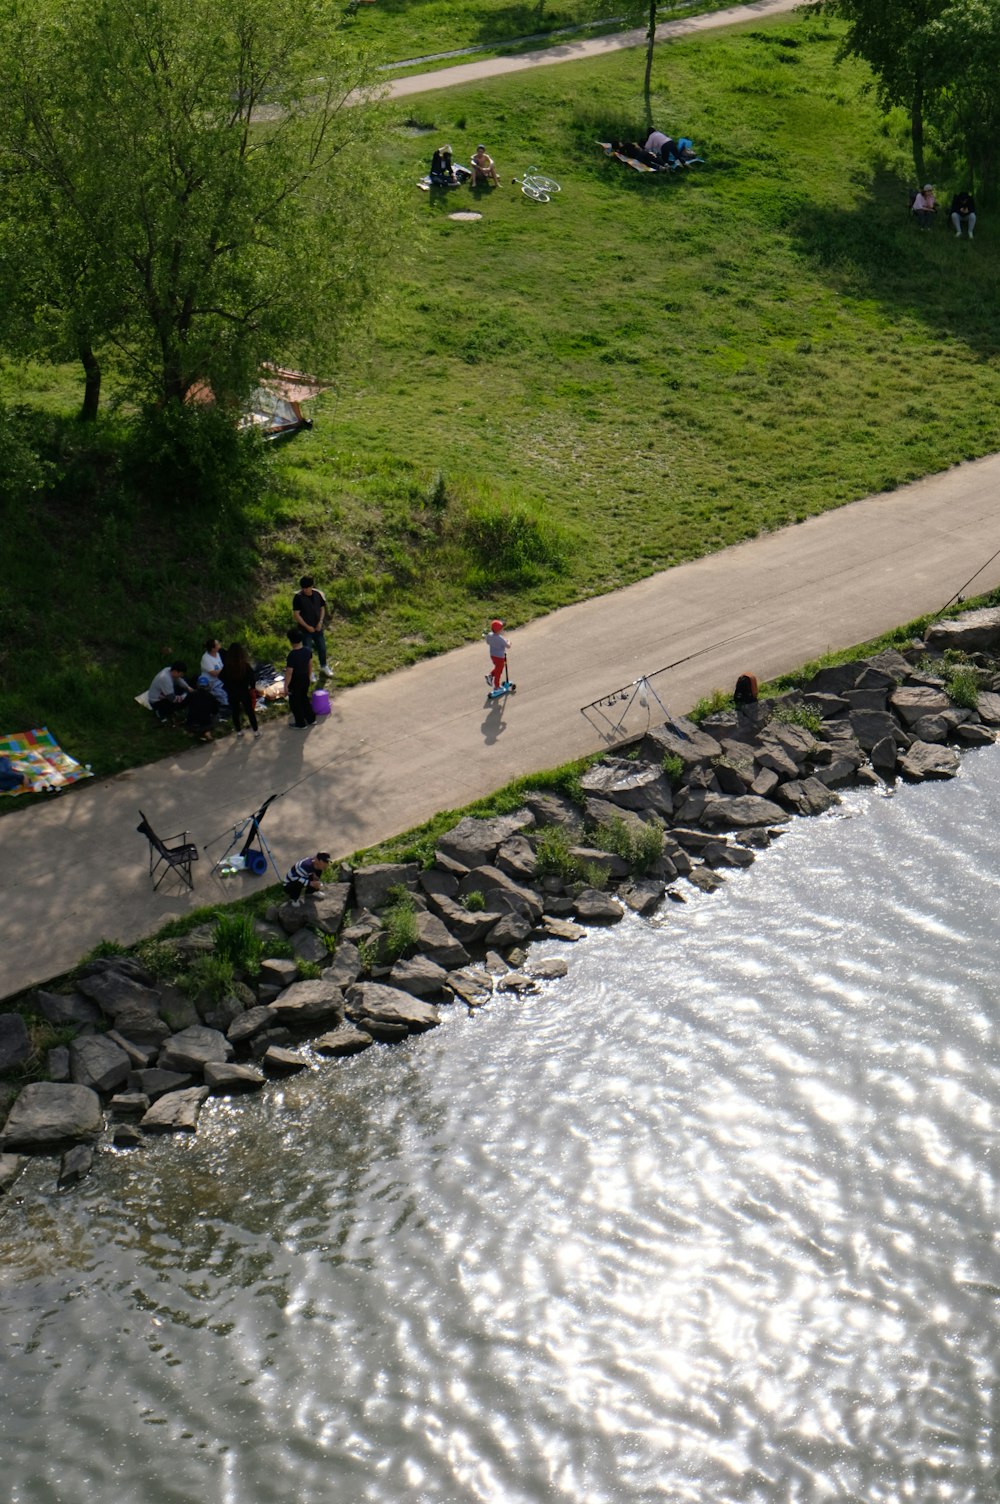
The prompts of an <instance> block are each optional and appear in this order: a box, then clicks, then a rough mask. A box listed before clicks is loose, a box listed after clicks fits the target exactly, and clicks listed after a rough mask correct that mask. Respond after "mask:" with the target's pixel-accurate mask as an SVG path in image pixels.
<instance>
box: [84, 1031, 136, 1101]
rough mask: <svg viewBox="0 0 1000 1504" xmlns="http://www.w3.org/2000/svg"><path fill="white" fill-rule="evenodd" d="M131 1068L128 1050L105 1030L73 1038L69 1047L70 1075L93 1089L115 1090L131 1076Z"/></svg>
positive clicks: (102, 1090) (100, 1090)
mask: <svg viewBox="0 0 1000 1504" xmlns="http://www.w3.org/2000/svg"><path fill="white" fill-rule="evenodd" d="M131 1069H132V1061H131V1060H130V1059H129V1057H128V1055H126V1053H125V1051H124V1050H123V1049H121V1048H120V1047H119V1046H118V1045H116V1044H115V1043H114V1041H113V1040H111V1039H108V1038H107V1036H106V1035H104V1034H91V1035H90V1036H89V1038H85V1039H74V1040H73V1042H72V1044H71V1045H70V1047H69V1073H70V1078H71V1079H72V1080H73V1081H75V1082H76V1083H77V1085H79V1086H89V1087H91V1089H92V1090H93V1091H99V1092H105V1093H106V1092H112V1091H116V1090H117V1088H118V1087H119V1086H122V1085H123V1084H124V1083H125V1082H126V1081H127V1080H128V1075H129V1071H131Z"/></svg>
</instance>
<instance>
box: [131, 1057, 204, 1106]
mask: <svg viewBox="0 0 1000 1504" xmlns="http://www.w3.org/2000/svg"><path fill="white" fill-rule="evenodd" d="M194 1084H195V1081H194V1077H193V1076H192V1075H191V1073H190V1072H189V1071H165V1070H163V1069H162V1068H161V1067H160V1066H158V1065H153V1066H149V1067H148V1068H147V1069H146V1070H142V1071H133V1072H132V1073H131V1075H130V1076H129V1078H128V1088H129V1091H130V1092H141V1093H142V1095H143V1096H146V1097H148V1098H149V1100H150V1101H151V1102H155V1101H156V1099H157V1097H165V1096H166V1095H167V1093H168V1092H171V1091H183V1090H184V1088H185V1087H188V1086H194Z"/></svg>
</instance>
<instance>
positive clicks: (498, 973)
mask: <svg viewBox="0 0 1000 1504" xmlns="http://www.w3.org/2000/svg"><path fill="white" fill-rule="evenodd" d="M483 965H484V966H485V968H486V970H487V971H488V972H489V974H490V976H491V977H502V976H503V974H504V972H505V971H509V970H510V967H509V966H508V965H507V962H506V961H505V960H504V958H503V956H502V955H501V954H500V952H499V951H497V950H488V951H487V952H486V954H485V956H484V957H483Z"/></svg>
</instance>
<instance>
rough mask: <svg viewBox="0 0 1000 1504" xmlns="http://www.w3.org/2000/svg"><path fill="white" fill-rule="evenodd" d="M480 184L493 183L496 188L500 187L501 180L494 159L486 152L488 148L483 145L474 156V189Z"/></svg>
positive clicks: (478, 147) (477, 148)
mask: <svg viewBox="0 0 1000 1504" xmlns="http://www.w3.org/2000/svg"><path fill="white" fill-rule="evenodd" d="M480 182H483V183H492V184H493V186H494V187H495V188H499V187H500V179H499V178H498V177H497V170H496V167H495V165H494V162H493V158H492V157H491V156H490V154H489V152H488V151H487V150H486V147H485V146H482V145H480V146H477V147H476V149H475V151H474V152H473V154H472V186H473V188H475V186H476V184H477V183H480Z"/></svg>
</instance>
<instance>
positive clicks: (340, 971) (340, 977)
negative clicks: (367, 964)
mask: <svg viewBox="0 0 1000 1504" xmlns="http://www.w3.org/2000/svg"><path fill="white" fill-rule="evenodd" d="M360 975H361V953H360V951H359V950H358V947H357V946H356V945H354V944H353V943H352V942H351V941H350V940H341V942H340V944H339V945H338V946H337V950H336V953H335V955H334V957H333V961H332V962H331V964H330V965H329V966H327V967H326V968H325V969H324V971H323V974H322V977H321V980H322V981H324V982H328V983H329V984H330V986H331V987H338V988H339V989H340V991H341V992H343V991H344V989H345V988H346V987H349V986H350V985H351V983H352V982H355V981H357V979H358V977H359V976H360Z"/></svg>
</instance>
